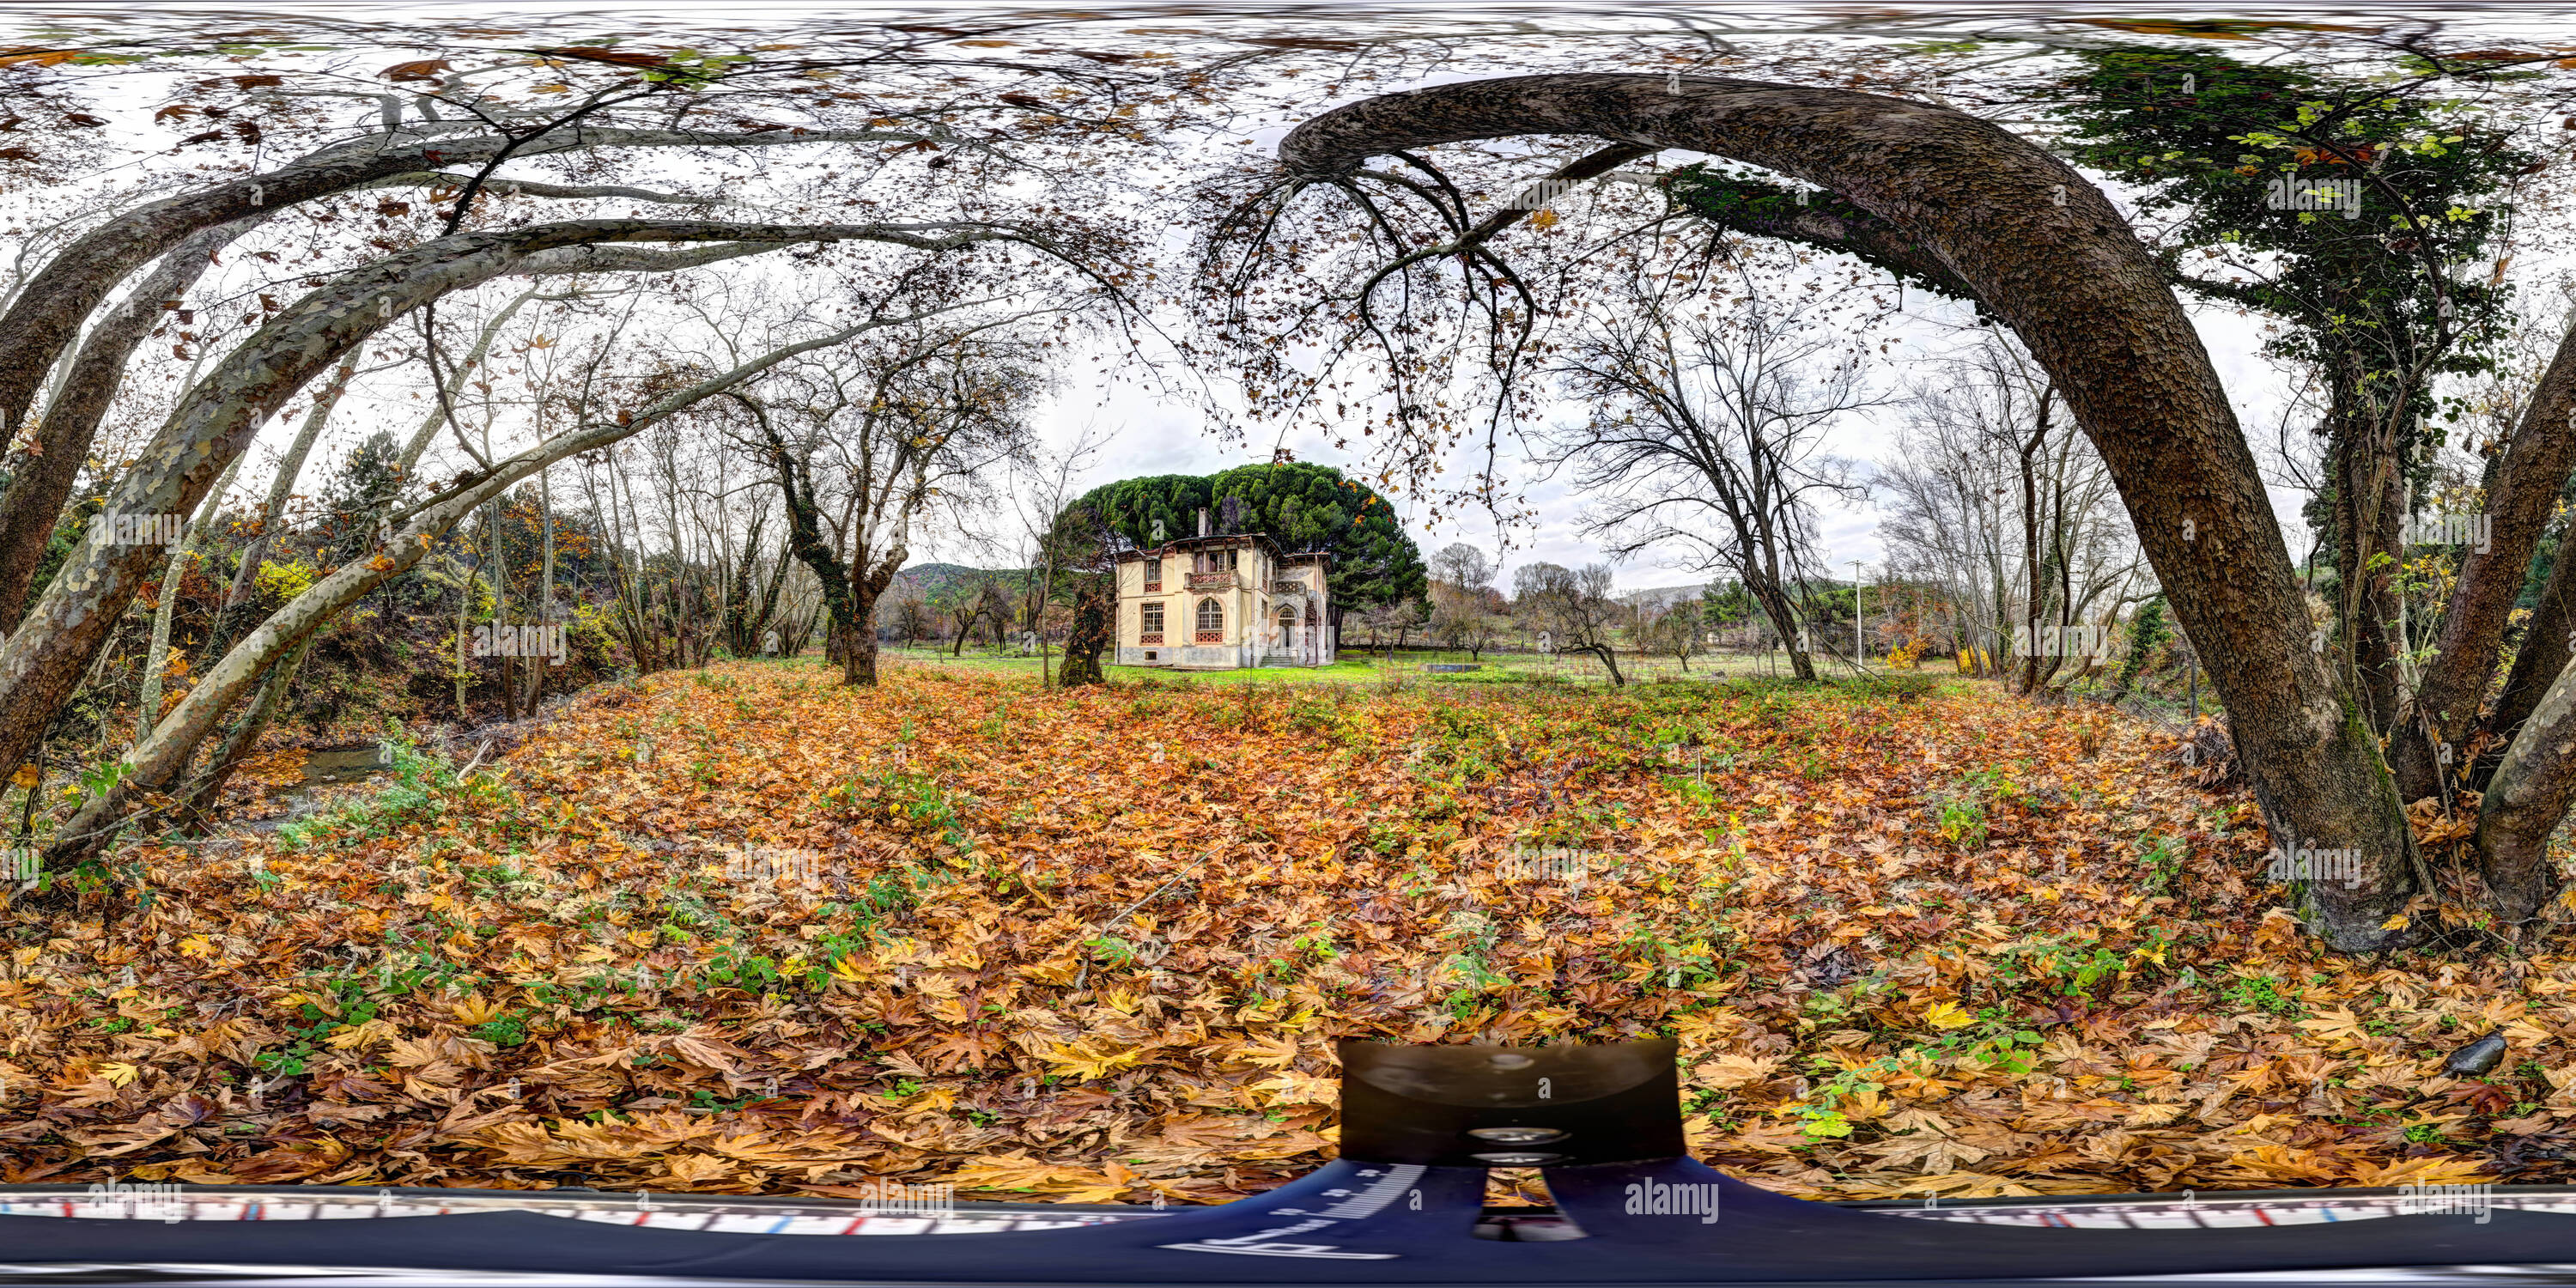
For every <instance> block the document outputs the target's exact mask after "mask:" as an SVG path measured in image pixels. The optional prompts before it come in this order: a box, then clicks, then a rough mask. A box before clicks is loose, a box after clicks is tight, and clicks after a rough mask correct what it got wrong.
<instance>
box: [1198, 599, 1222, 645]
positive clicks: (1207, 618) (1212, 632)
mask: <svg viewBox="0 0 2576 1288" xmlns="http://www.w3.org/2000/svg"><path fill="white" fill-rule="evenodd" d="M1224 636H1225V605H1223V604H1220V603H1218V602H1216V601H1215V600H1213V599H1202V600H1200V601H1199V642H1200V643H1202V644H1206V643H1210V642H1212V641H1214V640H1222V639H1223V638H1224Z"/></svg>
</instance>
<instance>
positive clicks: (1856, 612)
mask: <svg viewBox="0 0 2576 1288" xmlns="http://www.w3.org/2000/svg"><path fill="white" fill-rule="evenodd" d="M1860 562H1861V561H1860V560H1858V559H1854V560H1852V561H1851V566H1852V669H1853V670H1855V671H1863V670H1867V669H1868V666H1869V645H1868V644H1867V643H1866V642H1865V641H1863V639H1862V638H1861V611H1860Z"/></svg>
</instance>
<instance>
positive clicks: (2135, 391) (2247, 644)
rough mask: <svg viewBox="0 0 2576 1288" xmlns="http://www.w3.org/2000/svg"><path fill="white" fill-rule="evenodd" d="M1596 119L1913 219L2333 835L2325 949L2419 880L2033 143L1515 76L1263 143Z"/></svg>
mask: <svg viewBox="0 0 2576 1288" xmlns="http://www.w3.org/2000/svg"><path fill="white" fill-rule="evenodd" d="M1529 134H1578V135H1592V136H1596V137H1601V138H1605V139H1609V140H1612V141H1615V142H1620V143H1628V144H1636V145H1640V146H1652V147H1657V148H1679V149H1687V150H1691V151H1697V152H1705V153H1709V154H1712V155H1717V156H1724V157H1729V158H1732V159H1735V160H1739V161H1744V162H1748V163H1751V164H1754V165H1759V166H1764V167H1767V168H1770V169H1773V170H1777V171H1781V172H1784V173H1787V174H1790V175H1793V176H1795V177H1797V178H1799V179H1802V180H1806V181H1807V182H1810V183H1814V184H1818V185H1821V186H1824V187H1826V188H1830V189H1832V190H1834V191H1835V192H1837V193H1839V194H1840V195H1841V196H1842V197H1843V198H1844V199H1846V200H1848V201H1850V202H1851V203H1852V204H1854V205H1855V206H1857V207H1859V208H1861V209H1863V210H1866V211H1867V212H1869V213H1870V214H1871V215H1873V216H1874V217H1876V218H1879V219H1883V220H1885V221H1887V222H1888V223H1890V224H1892V225H1894V226H1896V227H1897V228H1899V229H1901V230H1903V231H1904V232H1905V233H1907V234H1909V235H1910V236H1911V237H1912V238H1913V239H1914V240H1915V241H1916V242H1917V243H1918V244H1919V245H1920V246H1921V247H1922V248H1923V249H1924V250H1925V251H1926V252H1927V254H1928V255H1929V256H1930V257H1931V258H1933V259H1936V260H1937V261H1939V262H1940V263H1941V264H1942V265H1944V266H1946V267H1948V268H1949V269H1950V270H1951V271H1952V272H1953V273H1954V274H1955V275H1956V277H1957V278H1958V280H1960V281H1961V282H1963V283H1964V284H1965V285H1966V286H1967V287H1968V288H1969V289H1970V290H1972V291H1973V292H1974V293H1975V298H1977V299H1978V300H1979V301H1981V302H1982V303H1983V304H1984V306H1985V307H1986V308H1987V309H1988V310H1989V311H1990V312H1992V313H1993V314H1994V315H1995V316H1997V317H1999V318H2001V319H2002V320H2003V321H2004V322H2005V323H2006V324H2007V325H2009V326H2011V327H2012V328H2013V330H2014V331H2015V333H2016V334H2018V335H2019V336H2020V337H2021V339H2022V342H2023V343H2024V345H2025V346H2026V347H2028V348H2029V350H2030V351H2031V353H2032V354H2033V356H2035V357H2036V358H2037V359H2038V360H2039V362H2040V363H2041V365H2042V366H2043V367H2044V368H2045V369H2046V370H2047V371H2048V373H2049V375H2050V377H2051V378H2052V379H2053V380H2054V381H2055V382H2056V384H2057V387H2058V391H2059V394H2060V396H2061V397H2063V398H2064V399H2065V401H2066V403H2067V405H2068V407H2069V408H2070V409H2071V410H2072V411H2073V413H2074V415H2075V418H2076V422H2077V423H2078V424H2079V425H2080V426H2082V427H2083V429H2084V431H2085V432H2086V433H2087V434H2088V435H2089V436H2091V438H2092V439H2093V442H2094V444H2095V446H2096V448H2097V449H2098V450H2099V451H2100V452H2101V454H2102V457H2103V459H2104V460H2105V461H2106V462H2107V463H2108V465H2109V467H2110V470H2111V475H2112V478H2113V480H2114V482H2115V483H2116V484H2117V485H2118V487H2119V490H2120V495H2121V499H2122V501H2123V502H2124V503H2125V504H2126V506H2127V508H2128V510H2129V513H2130V516H2131V517H2132V519H2133V520H2134V521H2135V523H2136V525H2137V529H2138V534H2139V538H2140V540H2141V542H2142V543H2143V544H2144V546H2145V547H2146V550H2147V554H2148V558H2149V560H2150V561H2151V563H2152V564H2153V566H2154V568H2155V570H2156V573H2157V576H2158V578H2159V579H2160V580H2161V581H2162V583H2163V584H2164V586H2165V587H2166V588H2167V590H2168V592H2169V593H2170V594H2171V596H2172V603H2173V605H2174V608H2175V611H2176V614H2177V616H2179V617H2180V618H2181V619H2182V621H2183V625H2184V626H2185V627H2186V628H2187V629H2188V630H2189V632H2190V635H2191V638H2192V640H2193V641H2194V642H2195V643H2196V644H2197V645H2199V646H2200V647H2201V648H2202V650H2203V651H2204V653H2205V654H2206V655H2207V656H2208V657H2209V659H2210V662H2211V666H2210V672H2211V677H2212V680H2213V682H2214V683H2215V684H2216V685H2218V687H2219V690H2220V694H2221V696H2222V698H2223V699H2224V700H2225V702H2226V704H2227V708H2228V711H2229V713H2230V716H2231V719H2232V722H2233V728H2234V734H2235V738H2236V744H2237V747H2238V748H2239V751H2240V753H2241V754H2242V756H2243V757H2244V762H2245V765H2246V769H2247V771H2248V775H2249V777H2251V778H2252V779H2253V783H2254V790H2255V797H2256V800H2257V801H2258V802H2259V804H2260V806H2261V808H2262V810H2263V814H2264V818H2265V821H2266V822H2267V823H2268V824H2269V825H2270V827H2271V829H2272V832H2273V834H2274V836H2275V837H2277V838H2280V840H2281V841H2282V842H2284V843H2296V844H2305V845H2311V846H2319V847H2330V848H2349V849H2353V850H2356V851H2358V852H2359V853H2360V855H2361V858H2362V864H2361V874H2362V875H2361V879H2360V880H2359V881H2358V882H2356V883H2354V884H2353V885H2352V887H2351V888H2349V889H2347V888H2345V887H2344V886H2343V885H2341V884H2339V883H2329V882H2324V881H2302V882H2299V883H2297V887H2296V893H2295V898H2296V899H2297V901H2298V903H2299V906H2300V908H2301V911H2302V912H2303V913H2304V914H2305V915H2306V918H2307V921H2308V924H2309V925H2310V927H2311V928H2312V929H2314V930H2315V931H2316V932H2317V933H2319V934H2321V935H2322V936H2324V937H2325V939H2326V940H2327V942H2328V943H2330V944H2331V945H2333V946H2334V947H2336V948H2338V949H2341V950H2345V951H2361V950H2371V949H2379V948H2385V947H2389V946H2392V945H2395V944H2398V943H2402V942H2408V941H2410V940H2412V939H2414V938H2416V937H2417V936H2418V935H2419V934H2420V932H2418V931H2415V930H2412V929H2404V928H2389V927H2387V926H2386V925H2385V923H2387V922H2388V921H2389V920H2391V919H2392V918H2393V917H2394V916H2395V915H2396V914H2397V913H2398V912H2399V911H2401V910H2402V909H2403V908H2404V907H2405V904H2406V901H2407V899H2408V897H2409V896H2410V895H2411V894H2412V893H2413V891H2414V889H2415V876H2414V873H2415V867H2416V863H2415V844H2414V839H2413V837H2412V835H2411V834H2410V833H2409V832H2408V830H2407V827H2406V821H2405V816H2404V813H2403V811H2402V810H2401V809H2400V806H2399V802H2398V799H2397V793H2396V790H2395V786H2394V783H2393V781H2392V780H2391V778H2390V776H2389V774H2388V770H2387V766H2386V764H2385V763H2384V762H2383V761H2382V759H2381V757H2380V753H2379V747H2378V743H2377V741H2376V739H2375V738H2374V737H2373V736H2372V734H2371V731H2370V729H2369V728H2368V727H2367V726H2366V725H2364V723H2363V722H2362V720H2361V718H2360V713H2359V711H2358V710H2357V709H2356V708H2354V707H2352V706H2350V705H2348V704H2347V703H2346V701H2345V699H2344V696H2343V694H2342V693H2341V692H2340V690H2339V687H2338V686H2337V685H2336V683H2335V681H2334V678H2333V677H2332V676H2331V675H2330V674H2329V673H2328V672H2327V669H2326V667H2325V665H2324V664H2323V661H2322V659H2320V658H2318V657H2317V656H2316V655H2315V654H2313V653H2311V652H2310V651H2309V649H2308V647H2307V643H2308V641H2307V630H2306V625H2307V615H2306V612H2305V609H2304V606H2303V604H2302V602H2301V598H2300V592H2299V588H2298V585H2297V583H2296V581H2295V580H2294V579H2293V577H2292V573H2291V566H2290V555H2289V551H2288V550H2287V548H2286V547H2285V546H2284V545H2283V543H2282V540H2281V534H2280V528H2279V525H2278V523H2277V522H2276V520H2275V518H2274V516H2273V514H2272V509H2271V505H2270V503H2269V501H2268V500H2267V499H2266V497H2265V495H2264V490H2263V485H2262V479H2261V476H2260V474H2259V473H2258V472H2257V470H2256V468H2255V463H2254V458H2253V453H2252V452H2251V451H2250V450H2249V449H2248V447H2247V446H2246V443H2245V438H2244V435H2243V433H2242V431H2241V430H2240V429H2239V427H2238V426H2237V423H2236V418H2235V413H2234V411H2233V409H2232V408H2231V407H2230V406H2229V403H2228V400H2227V395H2226V390H2225V389H2224V388H2223V387H2222V386H2221V385H2220V384H2219V381H2218V377H2217V374H2216V372H2215V371H2214V370H2213V369H2212V367H2211V365H2210V362H2209V355H2208V353H2207V352H2206V350H2204V349H2203V348H2202V346H2201V343H2200V338H2199V336H2198V334H2197V333H2196V332H2195V331H2194V330H2193V328H2192V325H2191V321H2190V318H2189V317H2188V316H2187V315H2186V314H2185V313H2184V311H2183V309H2182V307H2181V305H2180V303H2179V302H2178V301H2177V300H2176V299H2175V298H2174V295H2173V292H2172V290H2171V289H2170V288H2169V287H2168V286H2167V285H2166V284H2165V281H2164V275H2163V272H2162V270H2161V269H2160V268H2159V266H2158V265H2157V263H2156V261H2155V260H2154V258H2153V257H2152V256H2151V255H2150V254H2149V253H2148V252H2147V250H2146V248H2145V247H2143V246H2142V245H2140V244H2139V242H2138V239H2137V237H2136V235H2135V234H2134V233H2133V232H2132V231H2131V230H2130V228H2129V226H2128V225H2127V223H2126V221H2124V220H2123V219H2122V218H2121V216H2120V214H2119V212H2118V210H2117V209H2116V208H2114V207H2113V206H2112V205H2111V203H2110V201H2109V200H2108V199H2107V198H2105V197H2104V196H2103V195H2102V194H2101V193H2100V192H2099V191H2098V190H2097V189H2095V188H2094V187H2093V186H2092V185H2091V184H2090V183H2088V182H2086V180H2085V179H2084V177H2083V176H2082V175H2080V174H2078V173H2077V172H2075V171H2074V170H2073V169H2071V168H2069V167H2067V166H2066V165H2065V164H2064V163H2062V162H2060V161H2058V160H2057V159H2056V158H2054V157H2052V156H2050V155H2049V154H2048V153H2047V152H2045V151H2043V150H2041V149H2040V148H2038V147H2036V146H2034V145H2033V144H2031V143H2029V142H2027V141H2024V140H2022V139H2020V138H2017V137H2015V136H2013V135H2012V134H2010V133H2008V132H2006V131H2004V130H2002V129H2000V128H1998V127H1996V126H1993V125H1990V124H1987V123H1985V122H1983V121H1979V120H1977V119H1975V118H1973V117H1970V116H1967V115H1966V114H1964V113H1960V112H1955V111H1951V110H1948V109H1945V108H1940V107H1934V106H1931V105H1927V104H1922V103H1913V102H1907V101H1904V100H1901V99H1893V98H1885V97H1881V96H1878V95H1873V94H1863V93H1857V92H1853V91H1848V90H1834V89H1812V88H1806V87H1800V86H1788V85H1776V84H1767V83H1763V82H1758V81H1742V80H1730V79H1719V78H1691V77H1684V78H1679V79H1668V78H1666V77H1664V76H1658V75H1628V74H1597V75H1561V76H1521V77H1507V78H1501V79H1495V80H1483V81H1470V82H1464V83H1460V84H1452V85H1443V86H1438V87H1434V88H1430V89H1422V90H1414V91H1410V92H1406V93H1400V94H1390V95H1384V96H1381V97H1377V98H1372V99H1368V100H1364V101H1362V102H1359V103H1355V104H1351V105H1349V106H1346V107H1342V108H1338V109H1335V110H1333V111H1331V112H1328V113H1325V114H1324V115H1322V116H1319V117H1316V118H1315V119H1313V120H1310V121H1308V122H1306V123H1305V124H1303V125H1301V126H1299V127H1298V128H1297V129H1296V130H1295V131H1293V132H1292V133H1291V134H1290V135H1289V136H1288V138H1287V139H1286V140H1284V141H1283V142H1282V144H1281V145H1280V155H1281V158H1282V159H1283V161H1285V162H1286V163H1287V166H1288V168H1289V170H1290V171H1291V172H1292V174H1294V175H1295V176H1297V177H1300V178H1305V179H1310V180H1325V181H1338V182H1349V181H1350V180H1349V179H1348V176H1349V175H1350V174H1351V172H1352V171H1353V170H1355V169H1356V168H1357V167H1358V166H1359V164H1360V163H1361V162H1363V161H1365V160H1366V159H1367V158H1369V157H1372V156H1377V155H1383V154H1385V153H1388V152H1391V151H1396V150H1400V149H1415V148H1422V147H1427V146H1432V145H1437V144H1442V143H1454V142H1465V141H1469V140H1478V139H1492V138H1500V137H1511V136H1519V135H1529Z"/></svg>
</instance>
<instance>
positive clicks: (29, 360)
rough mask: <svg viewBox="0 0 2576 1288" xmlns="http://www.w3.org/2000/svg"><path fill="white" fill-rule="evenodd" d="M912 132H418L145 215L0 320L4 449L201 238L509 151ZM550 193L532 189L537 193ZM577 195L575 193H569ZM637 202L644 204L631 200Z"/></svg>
mask: <svg viewBox="0 0 2576 1288" xmlns="http://www.w3.org/2000/svg"><path fill="white" fill-rule="evenodd" d="M922 138H923V136H922V135H921V134H919V133H913V132H895V131H885V130H833V131H813V132H798V131H792V130H777V131H769V132H764V133H761V134H750V135H732V134H706V133H700V132H697V131H694V130H636V129H624V128H617V127H610V126H601V125H597V124H591V123H586V122H585V123H576V124H571V125H559V126H557V127H555V128H552V129H548V130H545V131H543V132H541V133H538V134H536V135H534V136H532V137H525V138H518V139H512V138H508V137H505V136H500V135H484V136H479V137H475V136H467V137H458V136H456V135H453V134H439V135H435V136H430V137H420V136H417V135H412V134H410V132H408V131H405V132H400V133H396V134H386V135H377V136H373V137H369V138H363V139H354V140H351V141H349V142H347V143H342V144H337V145H335V146H332V147H329V148H325V149H323V150H321V151H319V152H315V153H313V154H311V155H309V156H305V157H302V158H299V159H297V160H295V161H292V162H289V163H288V164H286V165H284V166H280V167H278V168H276V169H274V170H268V171H264V172H262V173H259V174H255V175H250V176H247V177H244V178H240V179H235V180H232V181H230V182H226V183H219V184H213V185H210V186H208V187H204V188H200V189H197V190H195V191H193V192H184V193H181V194H179V195H177V196H175V197H168V198H165V199H163V200H160V201H155V202H151V203H149V204H147V205H142V206H137V207H135V208H134V209H132V210H129V211H126V212H125V213H124V214H121V215H118V216H116V217H115V218H113V219H110V220H109V221H107V222H106V223H104V224H102V225H100V226H99V227H97V228H95V229H92V230H91V231H89V232H88V233H86V234H84V235H83V236H82V237H81V238H80V239H79V240H78V241H75V242H73V243H72V244H71V245H69V246H67V247H65V248H64V249H63V252H62V253H61V254H59V255H56V256H55V257H54V258H53V259H51V260H49V261H47V262H46V263H45V265H44V267H42V268H40V269H38V270H37V271H36V272H35V273H34V274H33V275H32V276H31V277H30V278H29V280H28V282H27V285H26V287H25V288H24V289H23V290H21V291H20V292H19V293H18V297H17V299H16V300H15V301H14V302H13V303H12V304H11V305H10V307H9V311H8V312H7V314H5V315H0V442H7V441H9V440H11V439H13V438H15V437H16V435H17V433H18V431H19V429H20V428H21V426H22V424H23V422H24V421H25V419H26V416H27V413H28V411H29V410H30V409H31V408H32V407H33V405H34V401H35V396H36V391H37V389H38V388H39V387H40V386H41V385H42V384H43V381H44V376H45V372H46V371H47V370H48V369H50V368H51V367H52V366H53V363H54V359H55V358H56V357H57V356H59V355H60V354H61V353H62V351H63V347H64V346H65V345H67V344H69V343H71V340H72V337H73V336H75V335H77V334H78V333H79V331H80V326H81V322H82V320H83V319H85V318H87V317H88V316H89V315H90V313H91V312H92V311H93V310H95V309H96V308H97V307H98V304H99V301H101V300H103V299H105V298H107V295H108V292H110V291H112V290H114V289H116V284H117V283H118V282H120V281H123V280H125V277H126V275H127V274H129V273H131V272H133V271H134V270H135V268H137V267H138V266H140V265H142V264H143V263H144V262H145V261H147V260H150V259H153V258H155V257H157V256H160V255H162V254H164V253H166V252H168V251H169V250H171V249H172V248H174V247H176V246H177V245H179V243H181V242H182V241H185V240H186V239H188V238H189V237H191V236H194V235H195V234H197V233H198V232H201V231H203V230H205V229H209V228H213V227H215V226H217V225H221V224H230V223H234V222H236V221H241V220H250V219H255V218H260V217H265V216H267V215H271V214H275V213H276V212H277V211H278V210H280V209H283V208H284V207H287V206H292V205H296V204H299V203H302V202H306V201H311V200H314V199H315V198H318V197H327V196H331V195H333V194H335V193H340V192H346V191H348V190H350V189H353V188H359V187H364V186H367V185H370V184H374V183H379V182H382V181H386V180H393V179H398V178H404V177H413V178H418V179H420V180H423V181H433V182H443V181H446V180H448V179H451V178H453V176H449V175H444V174H440V173H439V172H438V167H440V166H443V165H473V166H479V165H483V164H485V163H488V162H490V161H491V160H492V159H493V158H495V157H497V156H500V155H501V154H502V153H503V151H504V150H505V149H506V150H507V151H508V153H509V155H511V156H513V157H538V156H547V155H551V154H553V153H558V152H572V151H580V150H584V149H591V148H624V147H761V146H769V145H775V144H783V143H813V142H827V141H828V142H862V143H863V142H879V141H885V142H897V141H899V142H920V141H922ZM551 186H552V185H542V184H528V185H525V187H526V188H527V190H529V191H535V190H537V189H539V188H547V187H551ZM563 191H571V190H563ZM629 195H645V196H649V195H650V194H636V193H633V192H631V190H630V192H629Z"/></svg>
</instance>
